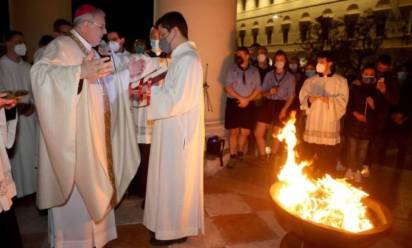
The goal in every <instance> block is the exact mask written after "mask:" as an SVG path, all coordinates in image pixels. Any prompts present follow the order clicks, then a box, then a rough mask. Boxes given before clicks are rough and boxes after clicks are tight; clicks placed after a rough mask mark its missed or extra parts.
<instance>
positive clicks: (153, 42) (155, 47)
mask: <svg viewBox="0 0 412 248" xmlns="http://www.w3.org/2000/svg"><path fill="white" fill-rule="evenodd" d="M159 44H160V41H159V40H153V39H151V40H150V47H151V48H152V51H153V52H154V53H155V54H156V55H160V53H162V50H161V49H160V46H159Z"/></svg>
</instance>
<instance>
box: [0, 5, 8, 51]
mask: <svg viewBox="0 0 412 248" xmlns="http://www.w3.org/2000/svg"><path fill="white" fill-rule="evenodd" d="M8 31H10V18H9V1H8V0H1V1H0V56H1V55H3V53H4V47H3V46H2V45H1V43H2V41H3V38H4V35H5V34H6V33H7V32H8Z"/></svg>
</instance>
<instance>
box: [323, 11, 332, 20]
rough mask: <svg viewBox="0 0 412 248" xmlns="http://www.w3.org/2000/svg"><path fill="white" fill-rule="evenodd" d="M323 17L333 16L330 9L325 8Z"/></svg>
mask: <svg viewBox="0 0 412 248" xmlns="http://www.w3.org/2000/svg"><path fill="white" fill-rule="evenodd" d="M322 16H323V17H328V18H333V13H332V10H331V9H325V10H324V11H323V13H322Z"/></svg>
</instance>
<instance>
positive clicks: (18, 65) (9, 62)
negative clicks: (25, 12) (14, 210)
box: [0, 31, 39, 197]
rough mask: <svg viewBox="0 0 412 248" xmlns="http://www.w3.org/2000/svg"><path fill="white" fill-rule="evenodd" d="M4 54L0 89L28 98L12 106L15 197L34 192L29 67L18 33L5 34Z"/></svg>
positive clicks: (35, 148) (34, 126)
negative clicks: (14, 111) (15, 118)
mask: <svg viewBox="0 0 412 248" xmlns="http://www.w3.org/2000/svg"><path fill="white" fill-rule="evenodd" d="M5 40H6V48H7V52H6V54H5V55H4V56H3V57H2V58H1V59H0V90H2V91H4V90H9V91H16V90H26V91H28V92H29V94H28V96H26V97H24V98H23V99H22V101H21V102H20V103H19V104H18V105H17V106H16V107H17V111H18V114H19V116H20V121H19V123H18V127H17V129H18V130H19V132H18V134H17V136H16V144H15V147H14V148H13V152H12V153H11V156H10V161H11V164H12V167H11V168H12V172H13V177H14V180H15V183H16V188H17V197H23V196H26V195H30V194H33V193H35V192H36V191H37V166H38V161H37V157H38V145H39V140H38V132H39V131H38V126H37V121H36V113H35V112H34V104H33V98H32V96H31V95H32V92H31V80H30V64H29V63H27V62H26V61H24V59H23V57H24V56H25V55H26V52H27V48H26V45H25V44H24V36H23V34H22V33H21V32H19V31H10V32H9V33H8V34H7V35H6V39H5Z"/></svg>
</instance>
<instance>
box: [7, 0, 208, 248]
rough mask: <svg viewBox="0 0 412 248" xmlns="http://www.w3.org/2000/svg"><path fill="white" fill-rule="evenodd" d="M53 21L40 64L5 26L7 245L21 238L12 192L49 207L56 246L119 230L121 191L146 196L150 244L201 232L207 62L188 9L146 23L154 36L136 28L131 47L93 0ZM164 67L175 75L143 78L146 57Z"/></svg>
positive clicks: (98, 240)
mask: <svg viewBox="0 0 412 248" xmlns="http://www.w3.org/2000/svg"><path fill="white" fill-rule="evenodd" d="M53 30H54V33H53V35H44V36H42V37H41V39H40V41H39V43H38V44H39V48H38V50H37V51H36V52H35V53H34V59H33V64H30V63H28V62H26V60H25V59H26V53H27V47H26V45H25V42H24V35H23V33H22V32H20V31H16V30H13V31H10V32H9V33H8V34H7V35H6V36H5V37H4V38H5V39H4V43H3V44H4V45H5V54H4V55H3V56H2V57H1V59H0V91H1V93H0V123H1V125H0V139H1V141H2V146H1V152H0V155H1V156H0V157H1V160H0V243H1V244H2V247H6V248H9V247H13V248H18V247H22V242H21V238H20V234H19V229H18V225H17V222H16V217H15V213H14V205H13V202H15V201H16V198H22V197H25V196H28V195H32V194H34V193H36V198H37V199H36V204H37V207H38V209H40V210H47V217H48V226H49V228H48V231H49V244H50V246H51V247H56V248H60V247H103V246H104V245H105V244H106V243H107V242H109V241H110V240H113V239H115V238H116V237H117V230H116V224H115V216H114V211H113V210H114V208H115V207H116V206H117V205H118V204H119V203H120V201H121V200H122V198H123V197H124V195H125V194H135V195H137V196H140V197H142V198H143V199H144V200H143V202H142V205H141V206H139V207H141V208H143V209H145V211H144V220H143V223H144V225H145V226H146V227H147V229H148V230H149V231H150V232H151V234H152V237H151V240H150V242H151V243H152V244H153V245H162V246H167V245H171V244H174V243H180V242H184V241H186V239H187V237H189V236H194V235H198V234H200V233H202V232H203V230H204V220H203V218H204V217H203V212H204V211H203V194H202V192H203V147H204V142H205V140H204V136H205V135H204V113H203V112H204V106H203V97H202V95H203V88H202V85H203V80H202V76H203V73H202V65H201V62H200V58H199V55H198V52H197V48H196V45H195V44H194V43H193V42H191V41H189V40H188V26H187V23H186V20H185V18H184V17H183V15H182V14H180V13H179V12H169V13H166V14H165V15H163V16H162V17H161V18H159V19H158V20H157V22H156V24H155V25H154V26H153V28H152V30H151V32H150V34H148V37H147V38H148V39H150V47H149V46H147V45H146V42H145V39H137V40H136V41H135V42H134V47H133V49H132V50H131V51H127V50H126V49H125V43H126V40H125V37H124V36H123V35H122V33H121V32H118V31H117V30H110V31H109V32H107V30H106V18H105V13H104V12H103V11H102V10H100V9H98V8H96V7H94V6H92V5H88V4H86V5H82V6H80V7H79V8H78V9H77V10H76V11H75V13H74V19H73V22H69V21H67V20H64V19H59V20H56V21H55V22H54V25H53ZM135 62H136V63H135ZM150 66H152V67H153V68H151V67H150ZM163 67H165V68H166V69H165V70H167V74H165V73H164V74H162V75H158V76H156V77H154V78H150V79H148V78H147V77H145V76H146V74H144V72H145V71H146V70H148V69H147V68H151V69H154V70H155V71H156V70H160V69H161V68H163ZM182 68H183V69H182ZM136 75H137V76H140V79H138V80H137V81H136V83H138V86H137V87H132V85H133V83H135V82H134V81H133V80H134V77H135V76H136ZM132 78H133V80H132ZM148 84H150V86H147V85H148ZM142 89H143V90H142ZM18 92H20V93H19V94H18V95H17V93H18ZM142 101H145V104H142ZM136 211H137V210H136ZM39 213H40V214H45V212H44V211H42V212H39Z"/></svg>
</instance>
